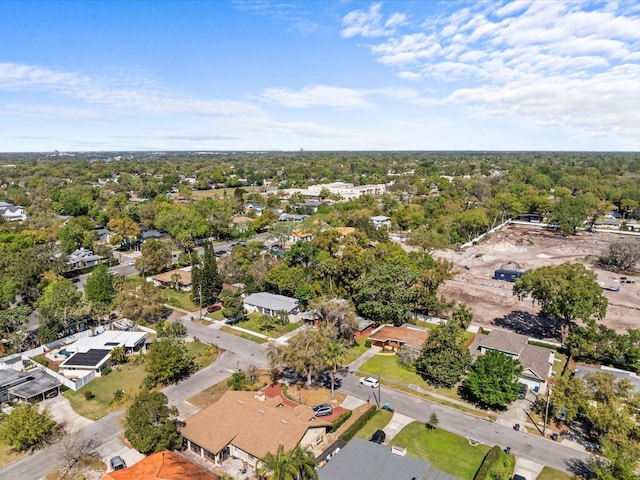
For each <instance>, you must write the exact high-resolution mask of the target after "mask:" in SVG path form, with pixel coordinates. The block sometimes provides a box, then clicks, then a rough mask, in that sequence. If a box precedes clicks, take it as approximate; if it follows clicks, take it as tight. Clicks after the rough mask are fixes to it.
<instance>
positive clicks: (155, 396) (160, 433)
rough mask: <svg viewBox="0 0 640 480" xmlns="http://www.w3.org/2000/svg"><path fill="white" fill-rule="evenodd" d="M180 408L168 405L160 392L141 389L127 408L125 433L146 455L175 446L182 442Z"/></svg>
mask: <svg viewBox="0 0 640 480" xmlns="http://www.w3.org/2000/svg"><path fill="white" fill-rule="evenodd" d="M177 415H178V409H177V408H175V407H169V406H168V405H167V397H166V396H165V395H164V393H161V392H142V393H140V394H139V395H138V396H137V397H136V398H135V399H134V400H133V404H132V405H131V406H130V407H129V409H128V410H127V415H126V418H125V431H124V436H125V437H126V438H127V440H129V442H131V445H132V446H133V448H135V449H136V450H138V451H139V452H141V453H144V454H145V455H148V454H150V453H154V452H159V451H161V450H175V449H177V448H180V446H181V445H182V437H181V436H180V434H179V433H178V431H177V429H176V424H175V417H176V416H177Z"/></svg>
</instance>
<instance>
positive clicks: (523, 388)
mask: <svg viewBox="0 0 640 480" xmlns="http://www.w3.org/2000/svg"><path fill="white" fill-rule="evenodd" d="M527 390H529V387H528V386H526V385H525V384H524V383H523V384H521V385H520V393H518V398H519V399H520V400H524V399H525V398H527Z"/></svg>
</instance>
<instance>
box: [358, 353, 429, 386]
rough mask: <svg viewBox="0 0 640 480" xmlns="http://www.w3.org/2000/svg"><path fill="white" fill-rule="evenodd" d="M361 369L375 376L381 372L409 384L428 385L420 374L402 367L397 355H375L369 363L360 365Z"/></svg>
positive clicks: (387, 376)
mask: <svg viewBox="0 0 640 480" xmlns="http://www.w3.org/2000/svg"><path fill="white" fill-rule="evenodd" d="M360 370H362V371H363V372H367V373H372V374H374V376H375V375H377V374H380V376H381V377H385V378H388V379H390V380H396V381H398V382H402V383H406V384H407V385H409V384H414V385H418V386H420V387H422V388H427V387H428V385H427V382H425V381H424V380H423V379H422V377H421V376H420V375H418V374H417V373H415V372H412V371H410V370H407V369H406V368H404V367H402V366H401V365H400V364H399V363H398V358H397V357H396V356H395V355H389V354H384V355H383V354H378V355H374V356H373V357H371V358H370V359H369V360H368V361H367V363H365V364H364V365H363V366H362V367H360Z"/></svg>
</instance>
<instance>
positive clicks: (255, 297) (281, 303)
mask: <svg viewBox="0 0 640 480" xmlns="http://www.w3.org/2000/svg"><path fill="white" fill-rule="evenodd" d="M299 303H300V302H298V300H297V299H295V298H292V297H285V296H284V295H276V294H275V293H267V292H260V293H252V294H251V295H249V296H248V297H247V298H245V299H244V308H245V309H246V310H247V312H249V313H251V312H258V313H264V314H265V315H269V316H271V317H275V316H276V313H277V312H278V311H279V310H284V311H286V312H287V313H289V314H290V315H291V314H296V313H298V308H299V306H300V305H299Z"/></svg>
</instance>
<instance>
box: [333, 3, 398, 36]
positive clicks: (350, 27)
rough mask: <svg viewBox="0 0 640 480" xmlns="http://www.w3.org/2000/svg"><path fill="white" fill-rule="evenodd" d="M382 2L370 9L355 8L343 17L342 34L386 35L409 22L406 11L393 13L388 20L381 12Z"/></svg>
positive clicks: (391, 33)
mask: <svg viewBox="0 0 640 480" xmlns="http://www.w3.org/2000/svg"><path fill="white" fill-rule="evenodd" d="M381 9H382V4H381V3H374V4H372V5H371V6H370V7H369V10H353V11H352V12H349V13H347V14H346V15H345V16H344V17H343V19H342V27H343V28H342V32H341V34H342V36H343V37H344V38H350V37H356V36H360V37H384V36H388V35H393V34H394V33H395V30H396V28H397V27H399V26H402V25H405V24H406V23H407V19H408V17H407V15H405V14H404V13H398V12H396V13H392V14H391V15H390V16H389V17H388V18H387V19H386V20H385V19H384V15H383V14H382V13H381V12H380V10H381Z"/></svg>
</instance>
